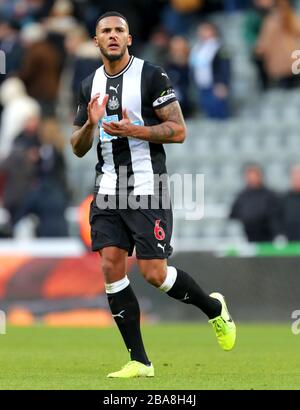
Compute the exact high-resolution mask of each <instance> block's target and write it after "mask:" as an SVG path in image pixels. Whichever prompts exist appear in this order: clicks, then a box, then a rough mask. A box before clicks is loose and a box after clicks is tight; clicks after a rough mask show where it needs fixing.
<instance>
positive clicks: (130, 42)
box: [127, 34, 132, 46]
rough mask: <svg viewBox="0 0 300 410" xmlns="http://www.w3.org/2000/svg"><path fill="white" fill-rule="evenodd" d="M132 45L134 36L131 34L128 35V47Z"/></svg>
mask: <svg viewBox="0 0 300 410" xmlns="http://www.w3.org/2000/svg"><path fill="white" fill-rule="evenodd" d="M131 44H132V35H131V34H128V41H127V45H128V46H131Z"/></svg>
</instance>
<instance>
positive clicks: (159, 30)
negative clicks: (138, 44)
mask: <svg viewBox="0 0 300 410" xmlns="http://www.w3.org/2000/svg"><path fill="white" fill-rule="evenodd" d="M169 45H170V36H169V34H168V33H167V32H166V30H165V29H164V28H163V27H156V28H155V29H154V31H153V32H152V34H151V36H150V38H149V41H148V42H147V43H146V44H145V46H144V47H143V50H142V51H141V53H140V54H141V57H142V58H143V59H144V60H146V61H152V62H154V63H155V64H158V65H161V66H162V67H165V66H166V64H167V61H168V52H169Z"/></svg>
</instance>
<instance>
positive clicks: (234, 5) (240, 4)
mask: <svg viewBox="0 0 300 410" xmlns="http://www.w3.org/2000/svg"><path fill="white" fill-rule="evenodd" d="M223 3H224V11H227V12H229V13H231V12H234V11H238V10H245V9H247V8H249V7H250V6H251V0H224V1H223Z"/></svg>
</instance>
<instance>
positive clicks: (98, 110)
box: [88, 93, 109, 125]
mask: <svg viewBox="0 0 300 410" xmlns="http://www.w3.org/2000/svg"><path fill="white" fill-rule="evenodd" d="M99 97H100V93H97V94H95V95H94V96H93V98H92V99H91V101H90V102H89V104H88V121H89V123H90V124H92V125H97V124H98V121H99V120H101V118H103V117H104V115H105V107H106V104H107V101H108V98H109V95H108V94H105V96H104V98H103V101H102V103H101V104H99V101H98V99H99Z"/></svg>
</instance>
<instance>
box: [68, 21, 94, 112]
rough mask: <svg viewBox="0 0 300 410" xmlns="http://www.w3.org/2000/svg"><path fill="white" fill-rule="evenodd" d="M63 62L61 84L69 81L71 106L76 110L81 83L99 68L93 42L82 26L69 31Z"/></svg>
mask: <svg viewBox="0 0 300 410" xmlns="http://www.w3.org/2000/svg"><path fill="white" fill-rule="evenodd" d="M65 50H66V51H67V59H66V61H65V67H64V73H63V79H64V80H63V84H62V86H65V84H66V82H67V81H68V80H69V79H71V84H70V88H71V90H72V97H73V98H72V106H73V109H74V108H75V107H76V108H77V102H78V95H77V94H78V90H79V86H80V83H81V81H82V80H83V79H84V78H86V77H87V76H88V75H89V74H91V73H92V72H93V71H95V70H97V68H99V67H100V66H101V64H102V63H101V56H100V53H99V50H98V48H97V47H95V44H94V42H93V40H91V39H90V38H89V36H88V33H87V31H86V30H85V29H84V27H82V26H77V27H76V28H73V29H72V30H70V31H69V32H68V33H67V35H66V38H65Z"/></svg>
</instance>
